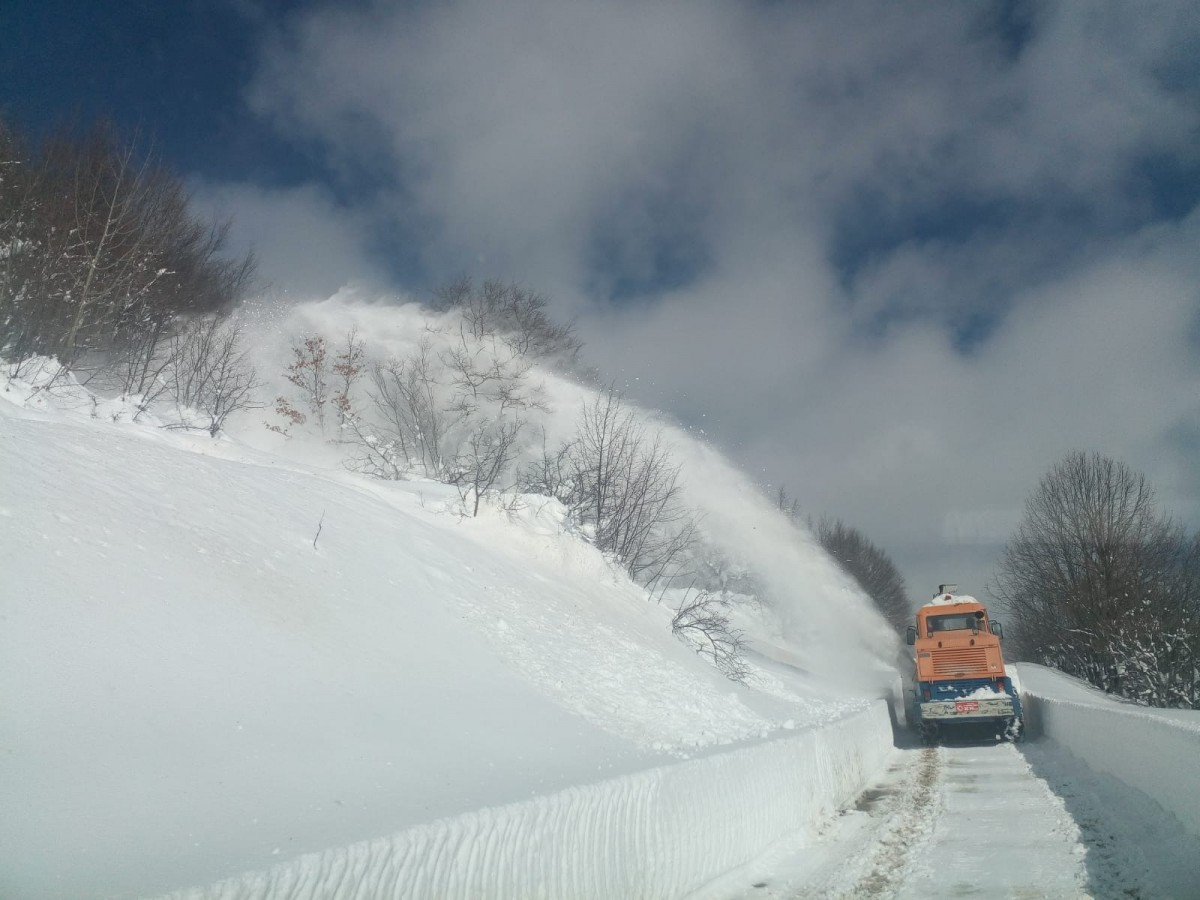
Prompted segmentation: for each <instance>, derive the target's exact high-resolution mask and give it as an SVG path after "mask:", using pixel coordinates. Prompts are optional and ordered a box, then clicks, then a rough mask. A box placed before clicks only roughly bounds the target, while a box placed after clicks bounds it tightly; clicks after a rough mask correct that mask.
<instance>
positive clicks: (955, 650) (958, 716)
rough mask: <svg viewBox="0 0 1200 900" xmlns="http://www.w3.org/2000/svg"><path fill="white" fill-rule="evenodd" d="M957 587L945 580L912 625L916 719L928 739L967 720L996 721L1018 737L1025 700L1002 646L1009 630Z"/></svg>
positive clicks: (1001, 733)
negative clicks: (1006, 667) (1001, 649)
mask: <svg viewBox="0 0 1200 900" xmlns="http://www.w3.org/2000/svg"><path fill="white" fill-rule="evenodd" d="M956 590H957V588H956V586H955V585H941V586H940V590H939V593H938V595H937V596H936V597H935V598H934V599H933V600H932V601H931V602H930V603H927V604H926V605H925V606H922V607H921V608H920V609H919V610H917V616H916V624H915V625H910V626H909V627H908V644H909V645H910V646H912V647H913V648H914V659H913V661H914V668H915V671H914V675H913V698H912V707H911V708H912V714H911V716H910V720H911V721H912V722H914V723H915V724H916V725H917V726H918V728H919V729H920V732H921V736H922V738H923V739H925V740H926V741H927V742H932V741H933V740H936V738H937V737H938V735H939V734H941V733H943V732H944V731H945V730H946V729H948V728H957V727H959V726H966V725H980V726H983V725H990V726H994V728H995V730H996V733H997V735H998V736H1001V737H1005V738H1007V739H1009V740H1016V739H1017V738H1018V737H1019V735H1020V728H1021V703H1020V699H1019V698H1018V696H1017V693H1016V691H1015V690H1014V689H1013V686H1012V680H1011V679H1010V678H1009V676H1008V673H1007V671H1006V670H1005V667H1004V656H1003V654H1002V653H1001V651H1000V640H1001V638H1002V637H1003V635H1004V630H1003V629H1002V628H1001V626H1000V623H999V622H992V621H991V620H990V619H989V617H988V612H987V609H986V608H984V606H983V604H982V603H980V602H979V601H978V600H976V599H975V598H974V597H970V596H966V595H960V594H957V593H955V591H956Z"/></svg>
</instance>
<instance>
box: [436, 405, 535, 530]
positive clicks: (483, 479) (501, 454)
mask: <svg viewBox="0 0 1200 900" xmlns="http://www.w3.org/2000/svg"><path fill="white" fill-rule="evenodd" d="M523 426H524V423H523V422H521V421H519V420H510V421H501V422H480V423H478V424H477V425H476V426H475V427H474V428H473V429H472V430H471V432H470V434H469V435H468V437H467V439H466V443H465V446H464V447H463V449H462V451H461V452H460V453H459V454H458V457H457V458H456V459H455V463H454V467H453V474H452V475H451V476H450V478H449V479H448V480H449V481H450V482H451V483H452V484H454V485H455V486H456V487H457V488H458V491H459V497H460V499H461V500H462V502H463V506H464V507H466V505H467V504H468V503H470V504H471V515H472V516H477V515H479V502H480V500H481V499H482V498H483V497H484V496H485V495H487V494H488V493H491V492H492V491H494V490H496V489H497V485H500V484H501V483H502V479H503V477H504V476H505V475H506V474H507V473H508V472H509V471H510V469H511V467H512V463H513V460H514V459H515V457H516V453H517V437H518V435H519V434H520V433H521V429H522V427H523Z"/></svg>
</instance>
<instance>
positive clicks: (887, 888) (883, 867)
mask: <svg viewBox="0 0 1200 900" xmlns="http://www.w3.org/2000/svg"><path fill="white" fill-rule="evenodd" d="M944 770H945V765H944V758H943V753H942V751H941V749H940V748H938V747H926V748H924V749H923V750H921V751H920V756H919V757H918V758H917V762H916V765H915V766H914V767H913V771H912V775H911V777H910V778H909V779H908V781H907V782H906V783H905V784H904V786H903V790H901V791H900V792H898V793H897V794H896V795H895V796H894V797H893V798H892V802H891V803H890V804H888V806H887V808H886V809H880V810H879V813H880V814H881V815H882V816H883V817H884V824H883V825H882V827H881V828H880V830H879V831H878V832H877V836H876V843H875V845H874V848H873V849H872V850H871V852H870V853H869V854H868V855H867V856H866V859H865V861H864V864H863V865H862V867H861V868H860V869H859V874H858V876H857V879H856V880H855V881H854V882H853V883H852V885H850V886H849V887H845V886H836V887H835V886H831V887H829V888H825V889H823V890H818V891H817V892H816V893H815V894H813V895H811V896H818V897H854V898H862V900H867V898H874V897H890V896H892V894H893V893H894V892H895V890H896V888H897V887H898V886H899V884H900V883H901V882H902V881H903V880H904V877H905V875H906V873H907V871H908V861H909V859H910V858H911V856H912V854H913V852H914V851H915V850H916V849H917V848H918V847H920V846H921V845H922V844H923V843H924V841H925V839H927V838H928V836H929V834H930V832H931V831H932V823H933V822H934V821H936V820H937V816H938V806H939V802H940V798H941V791H940V790H939V788H940V785H941V781H942V775H943V772H944ZM873 793H874V792H873V791H867V792H866V793H864V794H863V796H862V797H861V798H860V799H859V808H863V807H864V806H866V807H869V806H870V805H871V803H872V802H874V798H873V797H872V795H873ZM842 885H845V882H842Z"/></svg>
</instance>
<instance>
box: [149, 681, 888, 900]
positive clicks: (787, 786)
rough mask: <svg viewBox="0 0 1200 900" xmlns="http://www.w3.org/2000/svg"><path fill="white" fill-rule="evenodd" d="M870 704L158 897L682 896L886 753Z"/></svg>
mask: <svg viewBox="0 0 1200 900" xmlns="http://www.w3.org/2000/svg"><path fill="white" fill-rule="evenodd" d="M891 746H892V744H891V730H890V726H889V723H888V715H887V710H886V707H885V705H884V704H883V703H882V702H879V703H876V704H874V705H872V706H871V707H870V708H868V709H864V710H862V711H860V712H858V713H855V714H853V715H850V716H847V717H846V718H844V719H842V720H840V721H838V722H836V723H833V724H831V725H827V726H825V727H823V728H813V729H808V730H805V731H801V732H798V733H796V734H795V735H794V736H790V737H787V738H783V739H780V740H773V741H768V742H765V743H761V744H758V745H755V746H749V747H743V748H740V749H737V750H733V751H729V752H725V753H717V754H714V755H712V756H707V757H704V758H700V759H694V760H690V761H688V762H685V763H680V764H677V765H672V766H663V767H658V768H654V769H650V770H648V771H643V772H638V773H635V774H631V775H627V776H624V777H621V778H616V779H612V780H609V781H604V782H600V783H599V784H592V785H587V786H582V787H572V788H568V789H566V790H563V791H559V792H558V793H555V794H551V795H549V796H543V797H537V798H534V799H533V800H529V801H525V802H522V803H513V804H509V805H507V806H501V807H496V808H491V809H482V810H479V811H477V812H472V813H468V814H466V815H461V816H456V817H454V818H448V819H442V820H440V821H437V822H433V823H431V824H428V825H422V826H419V827H416V828H410V829H407V830H405V831H401V832H399V833H397V834H393V835H391V836H389V837H386V838H381V839H378V840H373V841H366V842H363V843H358V844H353V845H351V846H348V847H343V848H339V849H334V850H327V851H324V852H321V853H312V854H308V855H306V856H302V857H299V858H298V859H295V860H292V861H290V862H287V863H283V864H281V865H279V866H276V867H274V868H271V869H269V870H267V871H264V872H257V873H249V874H246V875H243V876H241V877H238V878H233V879H228V880H226V881H222V882H219V883H217V884H213V885H210V886H208V887H199V888H194V889H190V890H185V891H180V892H176V893H173V894H170V895H168V896H169V897H170V898H172V900H224V898H237V900H274V898H284V897H286V898H289V900H309V898H311V900H316V898H321V900H337V898H374V897H388V898H403V897H413V898H422V897H441V898H453V897H464V898H465V897H482V896H487V897H519V898H537V897H545V898H559V897H579V898H582V897H635V896H636V897H645V898H650V897H672V898H675V897H682V896H686V895H688V894H690V893H693V892H695V891H697V890H699V889H701V888H703V887H704V886H705V885H706V884H707V883H708V882H710V881H712V880H713V879H715V878H717V877H719V876H721V875H723V874H724V873H726V872H728V871H729V870H730V869H733V868H735V867H737V866H742V865H745V864H746V863H749V862H751V861H752V860H754V859H755V858H756V857H758V856H759V855H761V854H762V852H763V851H764V849H766V848H768V847H769V846H770V845H771V844H773V843H775V842H777V841H779V840H781V839H783V838H785V837H788V836H789V835H794V834H796V833H797V832H803V831H807V830H810V829H812V828H813V827H815V826H816V825H817V824H818V823H819V822H820V821H821V820H822V819H824V818H825V817H826V816H828V815H829V814H830V813H832V812H833V811H834V810H836V809H837V808H838V807H839V806H841V805H843V804H845V803H846V802H847V801H849V800H850V799H852V798H853V797H854V796H855V795H856V794H857V793H858V792H860V791H861V790H862V788H863V786H864V785H865V784H866V782H867V780H868V779H869V778H870V777H871V776H872V775H873V774H875V773H877V772H878V770H879V769H880V768H882V766H883V764H884V762H885V760H886V759H887V757H888V755H889V754H890V752H891Z"/></svg>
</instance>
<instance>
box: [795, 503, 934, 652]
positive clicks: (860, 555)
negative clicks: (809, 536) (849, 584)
mask: <svg viewBox="0 0 1200 900" xmlns="http://www.w3.org/2000/svg"><path fill="white" fill-rule="evenodd" d="M813 531H814V533H815V534H816V536H817V540H818V541H820V542H821V546H822V547H823V548H825V552H826V553H828V554H829V555H830V556H832V557H833V558H834V560H836V561H837V564H838V565H839V566H841V568H842V570H843V571H844V572H845V573H846V574H847V575H849V576H850V577H851V578H853V579H854V580H855V581H857V582H858V584H859V586H860V587H861V588H862V589H863V591H864V592H865V593H866V595H867V596H868V597H870V598H871V602H872V603H874V604H875V608H876V609H878V610H879V612H880V613H882V614H883V617H884V618H885V619H887V621H888V624H889V625H891V626H892V628H893V629H895V631H896V632H897V633H899V634H903V633H904V629H905V628H906V627H907V626H908V623H909V621H910V619H911V618H912V606H911V605H910V603H909V600H908V590H907V588H906V587H905V585H904V577H903V576H902V575H901V574H900V570H899V569H897V568H896V564H895V563H894V562H892V558H891V557H890V556H888V555H887V553H885V552H884V551H883V550H881V549H880V548H879V547H877V546H876V545H875V544H873V543H871V541H869V540H868V539H867V537H866V535H864V534H863V533H862V532H861V531H859V530H858V529H857V528H851V527H850V526H849V525H845V524H843V523H842V522H841V521H839V520H837V519H822V520H821V521H820V522H818V523H817V524H816V525H815V526H813Z"/></svg>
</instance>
